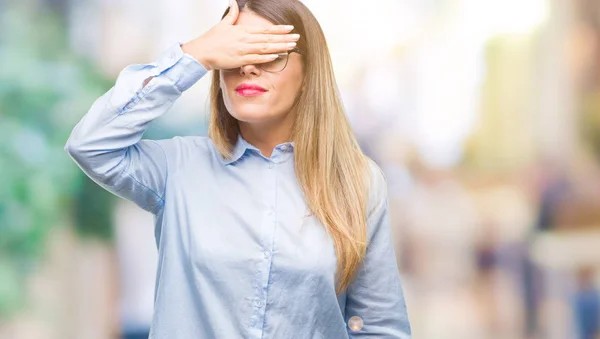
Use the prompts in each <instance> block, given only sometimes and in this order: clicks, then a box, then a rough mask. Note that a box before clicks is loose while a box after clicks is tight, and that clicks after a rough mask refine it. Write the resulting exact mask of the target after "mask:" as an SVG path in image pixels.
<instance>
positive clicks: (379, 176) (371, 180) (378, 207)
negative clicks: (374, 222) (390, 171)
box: [367, 158, 388, 219]
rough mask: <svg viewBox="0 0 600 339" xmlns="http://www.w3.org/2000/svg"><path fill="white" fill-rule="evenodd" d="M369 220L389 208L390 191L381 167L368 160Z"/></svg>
mask: <svg viewBox="0 0 600 339" xmlns="http://www.w3.org/2000/svg"><path fill="white" fill-rule="evenodd" d="M367 164H368V166H367V174H368V177H367V194H368V202H367V219H372V218H373V217H376V215H377V214H380V212H381V211H383V210H385V209H386V208H387V204H388V190H387V182H386V179H385V175H384V173H383V171H382V170H381V168H380V167H379V165H377V163H375V161H373V160H372V159H370V158H367Z"/></svg>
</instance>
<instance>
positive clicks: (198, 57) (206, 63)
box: [181, 42, 212, 71]
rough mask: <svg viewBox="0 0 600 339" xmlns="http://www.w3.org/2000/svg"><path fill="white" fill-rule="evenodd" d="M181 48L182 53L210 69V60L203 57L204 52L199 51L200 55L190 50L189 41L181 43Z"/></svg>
mask: <svg viewBox="0 0 600 339" xmlns="http://www.w3.org/2000/svg"><path fill="white" fill-rule="evenodd" d="M181 50H182V51H183V53H185V54H188V55H189V56H191V57H192V58H194V59H196V61H198V62H199V63H200V64H201V65H202V66H203V67H204V68H206V70H207V71H211V70H212V67H211V66H210V62H209V61H208V59H207V58H205V57H204V56H203V55H204V53H200V55H198V53H195V52H192V49H191V46H190V43H189V42H188V43H184V44H183V45H181Z"/></svg>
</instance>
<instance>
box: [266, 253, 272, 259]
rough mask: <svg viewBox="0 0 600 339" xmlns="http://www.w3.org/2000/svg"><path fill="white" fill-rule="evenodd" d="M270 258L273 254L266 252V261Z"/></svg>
mask: <svg viewBox="0 0 600 339" xmlns="http://www.w3.org/2000/svg"><path fill="white" fill-rule="evenodd" d="M270 256H271V254H270V253H269V251H265V259H269V257H270Z"/></svg>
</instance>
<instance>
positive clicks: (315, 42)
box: [209, 0, 369, 294]
mask: <svg viewBox="0 0 600 339" xmlns="http://www.w3.org/2000/svg"><path fill="white" fill-rule="evenodd" d="M238 4H239V6H240V8H241V9H242V8H244V7H245V8H246V9H249V10H251V11H252V12H254V13H256V14H257V15H259V16H261V17H263V18H265V19H267V20H269V21H271V22H272V23H273V24H291V25H294V31H293V33H299V34H300V37H301V38H300V40H299V41H298V45H297V46H298V48H299V49H300V50H301V51H302V56H303V61H304V72H305V76H304V84H303V90H302V92H301V93H300V94H299V97H298V98H297V99H296V104H295V108H294V109H295V110H296V120H295V122H294V128H293V132H292V137H291V139H292V141H294V143H295V146H294V161H295V172H296V177H297V179H298V182H299V184H300V186H301V187H302V190H303V193H304V197H305V199H306V202H307V204H308V207H309V208H310V210H311V212H312V213H313V214H314V215H315V216H316V217H317V219H318V220H319V221H320V222H321V223H322V224H323V226H324V227H325V228H326V230H327V232H328V233H329V234H330V236H331V237H332V238H333V243H334V247H335V251H336V257H337V262H338V263H337V265H338V267H337V276H336V278H337V280H338V286H337V289H336V292H337V293H338V294H339V293H341V292H343V291H344V290H345V289H346V288H347V287H348V285H349V284H350V283H351V282H352V280H353V278H354V275H355V273H356V271H357V269H358V268H359V266H360V264H361V262H362V260H363V258H364V256H365V253H366V247H367V203H368V197H367V196H368V192H367V191H368V182H369V181H368V180H366V179H365V178H368V177H367V175H368V173H369V172H368V169H369V166H368V159H367V158H366V157H365V155H364V154H363V153H362V151H361V150H360V147H359V145H358V142H357V141H356V138H355V137H354V133H353V132H352V129H351V127H350V123H349V121H348V119H347V117H346V114H345V112H344V108H343V105H342V102H341V99H340V95H339V93H338V89H337V84H336V81H335V77H334V74H333V67H332V64H331V57H330V54H329V49H328V47H327V42H326V40H325V36H324V34H323V31H322V29H321V27H320V25H319V23H318V22H317V20H316V18H315V17H314V16H313V14H312V13H311V12H310V11H309V9H308V8H306V6H304V5H303V4H302V3H301V2H299V1H297V0H284V1H282V0H248V1H245V0H238ZM226 14H227V12H225V15H226ZM219 81H220V75H219V71H215V72H214V73H213V79H212V86H211V93H210V100H211V113H210V123H209V136H210V138H211V139H212V140H213V142H214V144H215V146H216V148H217V150H218V151H219V152H220V153H221V154H222V155H223V156H224V157H230V156H231V152H232V150H233V148H234V147H235V143H236V141H237V138H238V133H239V126H238V123H237V120H236V119H235V118H233V117H232V116H231V115H230V114H229V113H228V111H227V109H226V108H225V104H224V102H223V95H222V93H221V89H220V85H219Z"/></svg>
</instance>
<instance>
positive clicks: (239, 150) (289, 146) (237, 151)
mask: <svg viewBox="0 0 600 339" xmlns="http://www.w3.org/2000/svg"><path fill="white" fill-rule="evenodd" d="M294 145H295V143H294V142H293V141H291V142H285V143H283V144H279V145H277V146H276V147H275V149H274V150H273V154H272V155H271V158H273V159H274V158H277V157H278V153H288V152H289V153H292V152H293V150H294ZM246 151H253V152H256V154H261V153H260V150H259V149H258V148H256V147H255V146H253V145H252V144H250V143H249V142H247V141H246V140H245V139H244V138H243V137H242V135H241V134H238V138H237V142H236V144H235V147H234V148H233V152H232V153H231V158H229V159H227V158H224V157H222V159H223V164H225V165H230V164H232V163H234V162H236V161H238V160H239V159H240V158H241V157H242V156H243V155H244V154H245V153H246Z"/></svg>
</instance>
